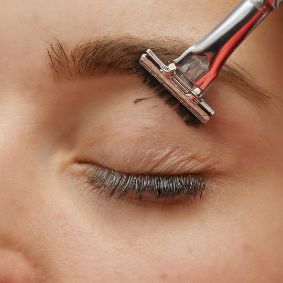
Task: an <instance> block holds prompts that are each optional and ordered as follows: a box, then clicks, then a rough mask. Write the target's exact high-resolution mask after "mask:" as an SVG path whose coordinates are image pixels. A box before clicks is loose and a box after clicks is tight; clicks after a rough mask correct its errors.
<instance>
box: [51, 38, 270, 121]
mask: <svg viewBox="0 0 283 283" xmlns="http://www.w3.org/2000/svg"><path fill="white" fill-rule="evenodd" d="M188 47H189V44H188V43H185V42H184V41H182V40H180V39H179V38H172V37H162V38H154V39H140V38H137V37H119V38H110V37H102V38H95V39H93V40H90V41H88V42H85V43H80V44H78V45H77V46H76V47H75V48H74V49H71V50H70V49H68V48H66V47H65V50H67V51H65V50H64V48H63V46H62V44H61V43H60V42H59V41H58V40H57V39H56V43H55V45H53V44H50V47H49V48H48V49H47V51H48V56H49V59H50V61H49V64H50V67H51V69H52V71H53V74H54V76H55V78H56V79H57V80H58V81H60V80H62V79H67V80H74V79H78V78H90V77H96V76H105V75H123V74H129V75H132V76H134V77H137V78H139V79H141V80H142V81H143V82H144V83H146V84H147V85H149V87H151V88H152V89H153V90H154V92H155V93H157V95H158V96H159V97H166V98H167V99H166V103H167V104H169V106H171V107H175V106H176V105H177V104H179V102H178V101H177V99H176V98H175V97H173V95H170V93H169V92H168V91H167V90H166V89H165V88H164V87H163V86H162V85H161V84H160V83H159V82H158V81H157V80H156V79H155V78H154V77H153V76H152V75H150V74H149V73H148V72H147V71H146V70H145V69H144V68H143V67H142V66H141V65H140V63H139V59H140V57H141V55H142V54H143V53H145V51H146V50H147V49H152V50H153V51H154V53H155V54H157V56H158V57H159V58H160V59H161V60H162V61H163V62H166V63H167V62H168V61H170V62H172V61H173V59H175V58H177V57H179V56H180V54H182V53H183V52H184V51H185V50H186V49H187V48H188ZM219 79H220V80H222V81H225V82H228V83H230V84H234V85H235V86H236V87H238V89H239V91H240V92H241V93H242V94H244V95H245V96H246V97H247V98H250V99H251V98H253V96H251V95H246V94H245V92H243V91H241V87H244V88H245V89H248V90H251V91H252V93H253V94H255V95H256V96H257V97H258V98H261V99H268V100H270V99H271V96H270V94H269V93H268V92H267V91H266V90H264V89H263V88H261V87H259V86H258V85H257V84H256V82H255V81H254V79H253V78H252V76H251V75H250V74H249V73H248V72H247V71H246V70H245V69H244V68H242V67H241V66H239V65H237V64H236V63H233V64H231V63H230V64H229V63H225V64H224V66H223V68H222V70H221V71H220V75H219ZM175 110H176V112H177V114H178V115H179V116H181V117H184V116H186V115H189V118H188V119H187V123H188V124H196V120H195V119H193V117H192V116H193V115H190V114H189V113H188V111H187V110H185V109H184V107H182V105H179V106H177V107H176V108H175Z"/></svg>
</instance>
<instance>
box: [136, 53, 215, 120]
mask: <svg viewBox="0 0 283 283" xmlns="http://www.w3.org/2000/svg"><path fill="white" fill-rule="evenodd" d="M146 53H147V54H143V55H142V56H141V58H140V64H141V65H142V66H143V67H144V68H145V69H146V70H147V71H148V72H149V73H150V74H151V75H152V76H153V77H155V78H156V79H157V80H158V81H159V82H160V83H161V84H162V85H163V86H164V87H165V88H166V89H167V90H168V91H169V92H170V93H171V94H172V95H173V96H174V97H176V98H177V99H178V100H179V101H180V103H181V104H183V105H184V106H185V107H186V108H187V109H188V110H189V111H190V112H191V113H192V114H193V115H195V116H196V117H197V118H198V119H199V121H200V122H202V123H203V124H204V123H206V122H207V121H208V120H209V119H210V117H211V116H212V115H213V114H214V110H213V109H212V108H211V107H210V106H209V105H208V104H207V103H206V102H205V101H204V94H203V92H202V91H201V90H200V89H199V88H198V87H197V86H196V85H195V84H194V83H193V82H192V81H191V80H190V79H189V78H188V77H187V76H186V74H185V73H184V72H183V70H182V69H181V68H178V66H177V65H176V64H174V63H171V64H169V65H168V66H167V65H165V64H164V63H163V62H162V61H161V60H160V59H159V58H158V57H157V56H156V55H155V54H154V53H153V52H152V51H151V50H150V49H148V50H147V51H146Z"/></svg>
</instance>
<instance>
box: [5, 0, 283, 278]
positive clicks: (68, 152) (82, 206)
mask: <svg viewBox="0 0 283 283" xmlns="http://www.w3.org/2000/svg"><path fill="white" fill-rule="evenodd" d="M0 3H1V9H0V42H1V44H0V54H1V56H0V86H1V88H0V105H1V107H0V108H1V111H0V127H1V129H0V179H1V184H0V215H1V217H0V281H1V282H56V283H57V282H155V283H156V282H198V283H200V282H213V283H214V282H217V283H221V282H235V283H236V282H280V280H282V279H281V278H282V277H283V273H282V265H283V245H282V232H283V223H282V219H283V206H282V199H283V190H282V188H283V177H282V172H283V166H282V157H283V149H282V143H283V134H282V127H283V116H282V113H283V106H282V99H283V94H282V93H283V92H282V89H283V80H282V77H283V64H282V62H283V52H282V50H283V37H282V30H283V9H282V8H283V7H281V8H280V9H278V11H275V12H273V14H272V15H270V16H269V17H268V18H267V19H266V20H265V21H264V22H263V23H262V24H261V25H260V26H259V27H258V28H257V29H256V30H255V31H254V32H253V33H252V34H251V35H250V36H249V38H248V39H247V40H246V41H245V42H244V43H243V44H242V45H241V46H240V47H239V48H238V49H237V51H236V52H235V53H234V54H233V55H232V56H231V58H230V59H229V60H230V61H229V62H230V63H231V64H232V65H234V66H235V67H237V66H242V67H243V68H245V70H246V73H249V74H250V76H252V77H253V78H254V81H255V82H256V83H257V84H259V85H260V86H261V87H262V88H264V89H266V90H267V91H268V92H269V93H270V94H271V97H272V102H270V101H269V102H266V101H265V102H262V101H256V102H255V103H252V102H250V101H249V100H245V98H243V97H241V96H240V95H238V93H237V90H235V89H236V88H233V87H232V86H228V85H223V83H221V82H215V84H214V86H213V87H212V90H211V97H212V98H208V99H211V100H210V101H211V102H213V103H214V105H215V110H216V111H218V112H217V113H219V114H218V115H215V117H213V118H212V121H211V122H209V124H207V125H206V126H205V127H200V128H199V129H194V128H189V129H188V128H186V126H185V125H183V124H182V121H181V119H179V117H176V116H175V115H174V113H173V114H172V111H171V109H168V108H167V107H166V106H164V105H163V103H162V102H159V100H158V99H157V98H154V99H152V100H149V101H148V102H140V103H138V104H137V107H139V108H135V109H133V108H132V106H131V107H129V104H127V103H128V102H129V101H132V100H134V99H135V98H137V97H144V96H149V95H152V93H151V91H150V90H149V89H148V88H146V87H145V86H144V85H142V84H141V83H140V82H137V81H136V80H133V79H131V78H128V77H126V78H124V77H123V78H120V79H119V78H117V77H113V78H112V77H107V78H96V79H93V80H86V81H75V82H68V81H67V80H66V81H64V82H62V83H58V82H56V80H55V79H54V76H53V74H52V71H51V69H50V67H49V65H48V64H49V58H48V54H47V48H49V46H50V43H54V42H56V40H55V39H56V38H57V39H59V40H60V42H61V43H62V45H63V46H64V48H65V51H66V52H67V53H68V52H70V50H71V49H73V48H74V47H76V46H77V44H78V43H84V42H87V41H88V40H91V39H93V38H101V37H105V36H107V37H113V38H119V37H129V36H134V37H140V38H147V39H155V38H161V39H162V40H164V44H165V45H166V36H171V37H178V38H181V39H182V40H183V41H188V42H189V43H192V42H193V43H194V42H197V41H198V40H200V39H201V38H202V37H203V36H204V35H206V34H207V33H208V32H209V31H210V30H211V29H212V28H214V27H215V25H216V24H218V23H219V22H220V21H221V20H222V19H223V18H224V17H225V16H226V15H227V14H228V13H229V12H230V11H231V10H232V9H233V8H234V7H235V5H236V4H237V3H238V1H234V0H225V1H224V0H214V1H211V0H203V1H188V0H186V1H185V0H178V1H161V0H156V1H136V0H127V1H121V0H119V1H118V0H117V1H113V0H111V1H110V0H109V1H108V0H106V1H91V0H83V1H28V0H21V1H17V0H9V1H5V0H1V1H0ZM282 5H283V4H282ZM237 68H239V67H237ZM94 92H95V93H96V94H95V95H93V93H94ZM113 93H115V94H117V95H115V96H114V95H113ZM228 94H229V95H228ZM108 97H111V99H110V98H108ZM155 105H158V107H159V108H158V109H159V110H158V111H156V112H153V111H155V110H148V109H155V108H153V107H155ZM94 109H95V111H94ZM137 109H138V110H137ZM94 117H95V123H94V120H93V119H92V118H94ZM133 117H136V119H135V120H134V119H133ZM152 117H154V118H152ZM129 121H130V122H129ZM140 121H143V122H140ZM139 123H144V124H141V127H140V128H142V129H141V130H140V129H138V130H137V125H139ZM126 124H127V125H130V126H129V127H125V125H126ZM113 125H114V126H115V127H114V126H113ZM135 127H136V128H135ZM162 127H163V128H164V129H165V130H164V131H163V130H162V129H160V128H162ZM166 127H168V128H166ZM114 128H115V131H114ZM133 129H134V130H133ZM146 129H149V130H148V131H147V132H143V130H146ZM152 129H154V131H153V130H152ZM162 131H163V132H162ZM164 132H166V137H168V141H167V140H166V142H164V141H163V140H164V139H163V136H164ZM184 132H186V134H184ZM102 133H103V134H102ZM133 133H138V134H140V136H139V135H138V134H136V135H134V134H133ZM155 134H156V136H155ZM124 135H127V139H125V140H123V139H122V137H123V136H124ZM160 136H161V138H160ZM148 140H149V141H148ZM175 140H177V141H178V143H174V142H175ZM113 141H114V142H113ZM141 143H144V144H146V145H147V146H151V147H152V149H151V148H150V147H149V151H150V150H152V151H155V150H154V149H155V147H154V146H156V144H158V146H159V149H160V151H161V150H162V149H164V148H166V146H167V144H168V148H169V147H171V148H172V149H176V148H177V152H178V153H179V156H187V157H186V158H188V159H187V160H186V159H183V160H181V161H180V159H178V158H176V160H175V161H174V162H169V165H168V166H167V165H166V166H167V167H166V168H167V170H168V171H170V172H172V173H174V170H175V169H176V168H177V169H176V170H179V167H181V168H183V170H185V169H184V168H186V170H189V169H188V168H187V167H190V166H192V167H193V166H195V167H197V165H194V162H193V161H195V160H197V158H195V156H201V158H202V159H203V164H205V166H207V167H205V168H206V170H207V172H209V173H210V174H211V175H212V176H213V178H212V184H211V187H210V188H208V189H207V191H206V192H205V194H204V196H203V199H201V200H196V201H195V202H192V203H190V204H189V205H188V206H184V205H181V206H177V205H176V206H169V207H164V209H163V208H162V205H161V206H160V205H150V204H149V205H141V206H138V205H137V204H136V203H134V202H131V201H127V200H124V201H123V202H115V200H111V201H109V202H108V201H105V200H104V199H97V198H95V197H94V196H92V195H90V194H89V193H87V192H86V190H84V188H85V187H84V186H83V185H82V182H81V181H79V180H77V178H72V176H71V175H70V174H68V168H69V167H70V166H71V165H72V164H73V163H75V160H77V159H78V158H80V157H84V158H89V159H94V158H97V159H98V160H99V161H100V163H105V164H103V165H105V166H106V165H108V166H110V167H115V166H117V167H119V168H115V169H117V170H118V169H120V170H130V169H131V168H135V170H137V171H138V170H142V169H143V168H138V166H137V165H138V164H136V163H138V162H137V161H136V160H135V159H134V158H133V157H132V156H131V151H132V147H135V148H138V146H139V145H140V144H141ZM94 145H95V146H94ZM114 145H115V146H114ZM194 150H196V152H201V153H202V154H197V153H194ZM101 152H102V153H103V154H102V153H101ZM121 152H126V156H127V157H129V158H128V159H127V158H123V159H122V158H120V156H125V155H123V154H122V153H121ZM190 152H192V154H191V155H190ZM211 152H213V153H215V155H213V156H212V157H209V156H210V154H211ZM216 153H217V154H216ZM138 154H140V155H143V152H142V151H141V152H138ZM138 154H137V153H136V152H135V153H132V155H135V156H138ZM186 154H187V155H186ZM112 156H114V157H116V156H117V157H116V159H115V158H112ZM205 156H207V159H206V158H205ZM184 158H185V157H184ZM190 158H191V159H193V161H192V160H191V159H190ZM201 158H200V159H201ZM209 158H210V159H209ZM125 159H127V160H125ZM128 160H131V162H130V163H129V164H128V163H127V162H126V161H128ZM179 161H180V163H181V164H182V166H180V165H179V166H178V162H179ZM170 164H174V168H172V167H170ZM188 164H189V166H188ZM147 165H148V164H147ZM123 166H124V168H122V167H123ZM135 166H136V167H135ZM145 166H146V165H145ZM186 166H187V167H186ZM198 166H200V165H198ZM212 167H213V169H215V171H213V170H212ZM149 168H151V169H152V170H153V169H154V170H157V171H158V170H161V171H162V170H165V169H164V168H162V167H160V168H159V167H158V166H155V164H154V166H153V165H152V166H149ZM200 168H201V166H200ZM190 170H192V169H190ZM214 177H215V178H214Z"/></svg>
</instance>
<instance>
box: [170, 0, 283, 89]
mask: <svg viewBox="0 0 283 283" xmlns="http://www.w3.org/2000/svg"><path fill="white" fill-rule="evenodd" d="M280 2H282V0H278V1H275V0H266V1H264V0H244V1H242V2H241V3H240V4H239V5H238V6H237V7H236V9H235V10H234V11H233V12H232V13H231V14H230V15H229V16H228V17H227V18H226V19H225V20H224V21H223V22H222V23H221V24H220V25H218V26H217V27H216V28H215V29H214V30H213V31H211V32H210V33H209V34H208V35H207V36H206V37H205V38H204V39H202V40H201V41H200V42H199V43H197V44H196V45H193V46H191V47H190V48H189V49H187V50H186V51H185V52H184V53H183V54H182V55H181V56H180V57H179V58H177V59H176V60H174V63H175V65H176V67H177V68H179V69H180V70H181V71H182V73H183V74H184V75H186V76H187V77H188V79H190V80H191V81H192V82H193V83H194V84H195V86H197V87H198V88H199V89H200V90H201V92H204V91H205V90H206V89H207V87H208V86H209V85H210V83H211V82H212V81H213V80H214V79H215V78H216V77H217V75H218V73H219V71H220V69H221V67H222V66H223V64H224V63H225V61H226V60H227V59H228V57H229V56H230V55H231V54H232V53H233V51H234V50H235V49H236V48H237V47H238V45H239V44H240V43H241V42H242V41H243V40H244V39H245V38H246V37H247V36H248V35H249V33H250V32H251V31H252V30H253V29H254V28H255V27H256V26H257V25H258V24H259V23H260V22H261V21H262V20H263V19H264V18H265V17H266V16H267V15H268V14H269V13H270V12H271V11H272V10H273V9H274V8H277V7H278V5H279V4H280ZM197 62H201V66H199V68H196V69H195V71H194V72H193V69H192V66H194V65H196V64H197Z"/></svg>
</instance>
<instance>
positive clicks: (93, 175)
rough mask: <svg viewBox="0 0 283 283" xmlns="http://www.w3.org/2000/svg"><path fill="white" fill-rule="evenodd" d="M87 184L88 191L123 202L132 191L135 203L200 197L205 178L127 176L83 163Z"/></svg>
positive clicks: (193, 176)
mask: <svg viewBox="0 0 283 283" xmlns="http://www.w3.org/2000/svg"><path fill="white" fill-rule="evenodd" d="M87 165H88V172H87V178H88V183H89V184H90V185H91V187H92V189H91V190H92V191H95V190H97V191H99V193H100V194H101V195H105V196H106V198H109V199H111V198H116V199H123V198H124V197H125V196H126V195H127V194H128V193H130V192H131V191H132V193H135V197H136V199H137V200H142V199H143V198H144V197H145V196H148V195H150V196H151V197H152V198H155V199H164V200H166V199H175V198H179V199H182V200H189V199H194V198H196V197H197V196H200V197H201V196H202V193H203V191H204V190H205V186H206V179H205V177H203V176H200V175H189V174H188V175H150V174H140V175H134V174H127V173H121V172H117V171H114V170H112V169H109V168H106V167H103V166H100V165H98V164H94V163H93V164H87Z"/></svg>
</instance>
